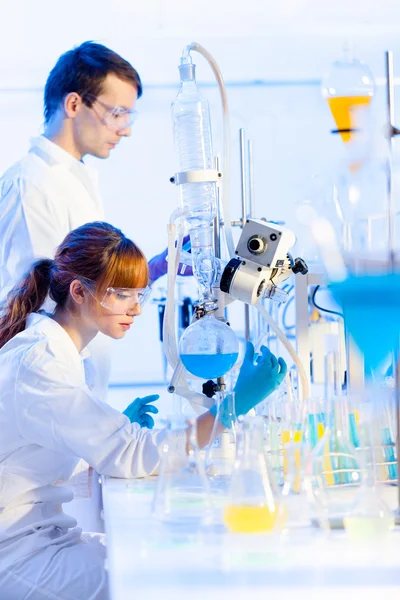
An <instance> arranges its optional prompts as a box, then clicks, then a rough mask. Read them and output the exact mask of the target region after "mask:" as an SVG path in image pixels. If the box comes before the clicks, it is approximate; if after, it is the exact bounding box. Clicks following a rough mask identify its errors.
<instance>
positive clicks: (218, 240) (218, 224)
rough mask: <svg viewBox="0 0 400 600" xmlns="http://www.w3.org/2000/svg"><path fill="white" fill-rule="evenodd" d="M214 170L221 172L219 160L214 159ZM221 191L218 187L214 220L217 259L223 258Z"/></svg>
mask: <svg viewBox="0 0 400 600" xmlns="http://www.w3.org/2000/svg"><path fill="white" fill-rule="evenodd" d="M214 169H215V170H216V171H219V158H218V156H216V157H215V158H214ZM220 200H221V198H220V189H219V187H218V186H217V215H216V217H215V219H214V253H215V256H216V257H217V258H221V205H220Z"/></svg>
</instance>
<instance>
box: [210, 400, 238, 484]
mask: <svg viewBox="0 0 400 600" xmlns="http://www.w3.org/2000/svg"><path fill="white" fill-rule="evenodd" d="M221 426H223V427H224V428H225V429H224V430H223V431H222V432H221V431H220V430H221ZM236 426H237V418H236V413H235V393H234V392H217V411H216V415H215V421H214V425H213V429H212V432H211V436H210V441H209V444H208V449H207V454H206V473H207V475H208V476H209V477H211V478H212V479H213V480H227V479H229V478H230V477H231V475H232V471H233V465H234V462H235V457H236Z"/></svg>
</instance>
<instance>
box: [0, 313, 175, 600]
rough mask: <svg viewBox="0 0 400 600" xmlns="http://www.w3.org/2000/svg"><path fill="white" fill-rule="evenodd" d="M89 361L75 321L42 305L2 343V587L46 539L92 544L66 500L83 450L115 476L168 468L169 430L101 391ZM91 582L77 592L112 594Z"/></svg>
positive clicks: (55, 546) (54, 547)
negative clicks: (92, 385)
mask: <svg viewBox="0 0 400 600" xmlns="http://www.w3.org/2000/svg"><path fill="white" fill-rule="evenodd" d="M84 360H85V355H84V354H79V352H78V350H77V348H76V346H75V345H74V343H73V342H72V339H71V338H70V337H69V335H68V334H67V333H66V332H65V330H64V329H63V328H62V327H61V326H60V325H59V324H58V323H56V322H55V321H54V320H53V319H51V318H50V317H48V316H46V315H42V314H33V315H31V316H30V317H29V318H28V323H27V327H26V329H25V331H23V332H21V333H20V334H18V335H17V336H15V337H14V338H13V339H12V340H11V341H9V342H8V343H7V344H6V345H5V346H4V347H3V348H2V349H1V350H0V589H3V585H5V584H4V581H5V579H7V577H8V578H10V577H11V576H10V573H11V572H12V571H13V569H14V570H15V569H16V567H17V566H18V568H19V569H22V570H23V565H24V560H23V559H24V557H27V555H29V556H30V560H32V553H33V555H34V554H35V552H37V551H38V549H39V548H40V549H41V552H42V551H43V552H44V551H46V552H47V553H48V554H49V556H50V558H49V560H53V558H54V556H53V551H54V553H56V554H57V557H58V559H60V556H61V555H60V553H59V552H60V550H59V546H60V544H61V545H62V544H63V543H64V541H63V540H64V539H65V540H67V542H66V543H67V548H66V549H65V548H64V550H63V551H64V553H65V552H69V550H70V547H71V546H73V547H74V549H73V552H75V553H77V552H78V549H79V547H82V548H83V547H84V546H85V545H82V544H81V542H80V530H79V529H72V530H71V529H70V528H75V527H76V521H75V519H72V518H70V517H68V515H67V514H65V513H64V512H63V508H62V503H64V502H68V501H70V500H71V499H72V493H71V491H69V490H68V489H67V488H65V487H60V482H62V481H65V480H67V479H68V478H69V477H70V475H71V473H72V471H73V469H74V468H75V466H76V464H77V462H78V461H79V459H80V458H83V459H84V460H86V461H87V462H88V463H89V464H90V465H91V466H92V467H94V468H95V469H96V470H97V471H98V472H99V473H102V474H106V475H112V476H115V477H137V476H139V477H140V476H145V475H150V474H152V473H154V472H155V471H156V469H157V467H158V464H159V452H158V449H159V447H160V445H161V444H162V442H163V440H164V436H165V432H164V430H158V431H150V430H148V429H145V428H144V429H141V428H140V427H139V425H137V424H135V423H130V422H129V419H128V418H127V417H126V416H125V415H123V414H121V413H119V412H118V411H116V410H114V409H113V408H111V407H110V406H108V405H106V404H105V403H103V402H102V401H101V400H99V399H98V398H97V397H96V396H95V395H94V394H93V393H92V392H91V390H90V389H89V387H88V385H87V383H86V380H85V368H84ZM71 536H72V540H73V541H72V542H71V540H70V538H71ZM43 549H46V550H43ZM83 550H84V551H85V552H87V551H88V550H87V549H85V548H83ZM39 554H40V553H39ZM65 556H67V555H65ZM68 556H71V554H69V555H68ZM79 556H80V553H79V552H78V557H79ZM39 558H40V560H41V561H42V562H43V560H45V558H44V557H43V555H40V557H39V555H38V560H39ZM81 558H82V557H81ZM81 558H77V560H81ZM21 560H22V562H21ZM91 560H93V557H92V559H91ZM99 564H101V561H99ZM32 572H35V569H33V571H32ZM70 575H71V574H70ZM67 576H68V573H67V574H66V577H67ZM71 576H72V575H71ZM95 576H96V577H97V576H98V573H97V574H96V575H95ZM85 577H86V580H87V578H88V576H87V574H86V575H85ZM4 578H5V579H4ZM17 579H18V580H19V579H21V573H19V575H18V577H17ZM17 579H16V580H17ZM50 579H51V578H50ZM66 581H67V580H66ZM36 584H38V585H39V584H40V582H39V583H38V582H36ZM39 587H40V585H39ZM89 591H90V590H89ZM89 591H87V592H85V593H87V594H88V595H87V596H80V595H79V596H76V597H77V598H80V597H82V598H84V599H85V600H88V599H89V598H92V597H93V598H97V597H99V598H100V597H102V596H101V595H99V596H96V595H93V596H92V595H89ZM3 597H4V598H7V596H2V598H3ZM14 597H15V598H18V600H20V598H21V599H22V598H23V597H24V596H23V595H21V596H10V599H11V598H14ZM56 597H60V598H63V597H64V596H62V595H60V596H56ZM65 597H66V598H70V597H73V596H72V595H71V594H70V595H68V594H66V596H65ZM29 598H30V596H29ZM32 598H36V596H32ZM38 598H41V596H38Z"/></svg>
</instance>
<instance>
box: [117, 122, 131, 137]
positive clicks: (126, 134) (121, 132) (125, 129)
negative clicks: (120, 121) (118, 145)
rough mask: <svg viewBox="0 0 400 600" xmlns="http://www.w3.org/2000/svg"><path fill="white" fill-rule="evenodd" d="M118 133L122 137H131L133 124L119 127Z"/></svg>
mask: <svg viewBox="0 0 400 600" xmlns="http://www.w3.org/2000/svg"><path fill="white" fill-rule="evenodd" d="M117 134H118V135H120V136H121V137H129V136H130V135H131V134H132V125H127V126H126V127H123V128H122V129H119V130H118V131H117Z"/></svg>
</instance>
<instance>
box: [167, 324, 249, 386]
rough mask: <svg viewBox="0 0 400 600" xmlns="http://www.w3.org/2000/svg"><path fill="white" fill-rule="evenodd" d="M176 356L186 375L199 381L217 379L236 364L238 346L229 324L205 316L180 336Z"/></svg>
mask: <svg viewBox="0 0 400 600" xmlns="http://www.w3.org/2000/svg"><path fill="white" fill-rule="evenodd" d="M179 354H180V357H181V360H182V363H183V365H184V367H185V369H187V371H189V373H192V375H195V376H196V377H200V378H201V379H216V378H218V377H222V376H223V375H225V374H226V373H227V372H228V371H229V370H230V369H231V368H232V367H233V365H234V364H235V362H236V360H237V357H238V354H239V343H238V340H237V337H236V334H235V332H234V331H233V330H232V329H231V327H229V325H227V324H226V323H224V322H223V321H220V320H218V319H216V318H215V317H214V315H213V314H207V315H205V316H204V317H202V318H201V319H199V320H198V321H196V322H195V323H193V324H192V325H190V326H189V327H188V328H187V329H186V331H185V332H184V333H183V335H182V337H181V339H180V342H179Z"/></svg>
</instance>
